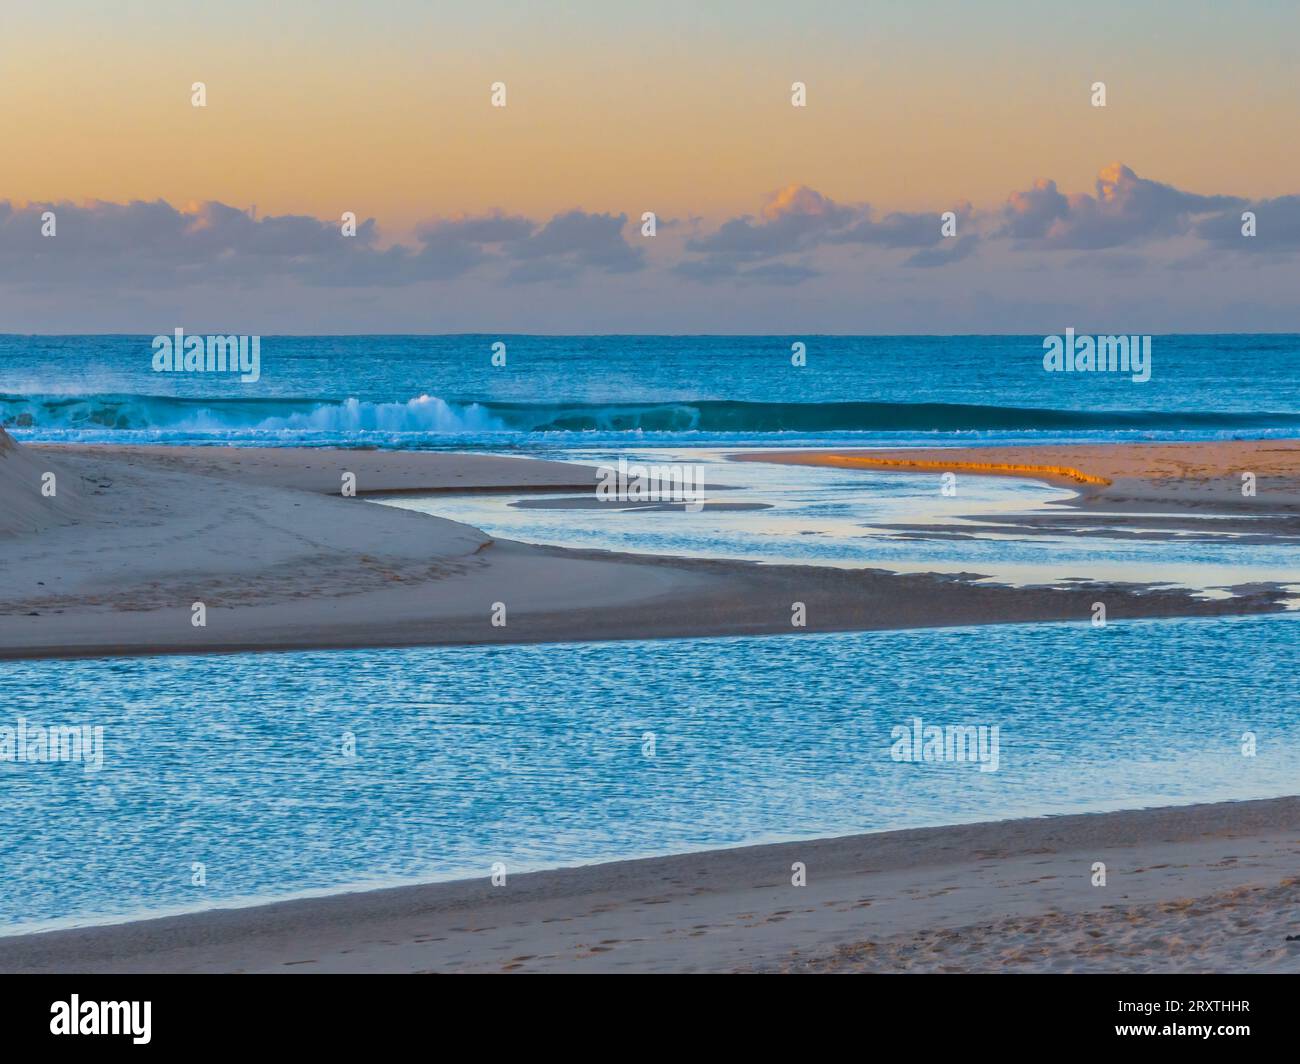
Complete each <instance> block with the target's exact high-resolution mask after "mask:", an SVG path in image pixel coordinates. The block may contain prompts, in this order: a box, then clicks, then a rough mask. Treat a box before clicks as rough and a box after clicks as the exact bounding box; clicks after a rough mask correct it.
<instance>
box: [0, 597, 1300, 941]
mask: <svg viewBox="0 0 1300 1064" xmlns="http://www.w3.org/2000/svg"><path fill="white" fill-rule="evenodd" d="M1297 624H1300V619H1295V618H1290V617H1285V616H1283V617H1255V618H1241V619H1234V620H1167V621H1157V622H1130V623H1116V624H1112V625H1110V626H1109V627H1107V628H1102V629H1096V628H1092V627H1091V626H1090V625H1088V624H1086V623H1081V624H1054V625H1008V626H995V627H982V628H964V629H946V630H945V629H940V630H932V631H907V632H868V633H854V634H842V635H804V636H790V637H764V638H736V639H714V640H677V641H671V642H633V643H605V644H561V645H550V646H520V647H461V648H432V649H420V650H382V651H343V652H332V653H292V654H265V655H238V656H231V657H221V658H210V657H178V658H162V659H137V660H108V659H105V660H95V661H83V662H63V661H44V662H14V663H6V665H5V666H4V671H3V674H0V694H2V695H3V704H4V705H5V707H6V712H7V714H8V717H7V719H6V720H5V721H3V722H0V723H6V724H9V725H10V726H12V725H13V724H14V723H15V722H16V718H18V717H20V716H22V717H25V718H27V720H28V721H29V722H31V723H33V724H44V725H51V724H80V723H88V724H92V725H102V726H103V728H104V733H105V745H106V758H105V764H104V767H103V769H102V770H101V771H99V772H97V773H86V772H85V771H84V769H83V768H82V767H81V766H79V765H76V764H52V765H51V764H37V765H31V764H2V763H0V787H3V793H4V795H5V802H4V815H5V820H6V825H5V830H4V832H2V833H0V920H2V921H3V926H4V927H5V928H6V929H8V930H10V931H12V930H16V929H18V928H20V927H23V926H27V927H31V926H35V925H46V924H48V923H51V922H67V921H72V922H76V921H78V920H82V921H87V920H92V919H102V918H112V917H122V916H127V915H131V914H136V915H138V914H140V913H142V912H144V911H148V912H150V913H152V914H157V913H159V912H162V911H166V910H169V909H187V908H188V909H194V908H207V907H211V906H217V905H221V904H228V903H231V902H234V901H240V900H250V899H255V898H258V899H265V898H270V897H280V896H286V895H290V894H294V893H301V892H319V891H329V890H331V889H337V888H341V887H345V886H356V885H375V884H378V883H381V882H397V881H403V880H430V879H438V878H449V877H462V876H486V875H488V873H489V869H490V866H491V864H492V863H493V862H494V861H503V862H505V864H506V866H507V868H508V869H511V870H515V871H518V870H522V869H525V868H529V867H540V866H551V865H560V864H572V863H581V862H589V861H598V860H609V859H615V858H622V857H629V856H635V855H647V854H658V853H670V852H680V851H686V850H691V849H701V848H710V847H717V846H730V845H736V844H741V843H750V842H757V841H763V840H771V839H777V838H798V837H813V836H825V835H833V834H840V833H849V832H860V831H878V830H885V829H891V828H904V827H915V826H920V825H933V824H945V823H954V822H958V821H975V820H987V819H996V818H1001V817H1009V816H1017V815H1041V814H1048V813H1064V812H1074V811H1080V810H1101V809H1110V808H1118V807H1134V806H1150V805H1162V804H1177V803H1187V802H1198V801H1214V800H1220V799H1227V798H1251V797H1266V796H1273V795H1278V794H1284V793H1292V792H1294V790H1295V782H1296V759H1295V751H1296V749H1297V740H1300V722H1298V721H1297V718H1296V714H1295V710H1294V691H1293V688H1294V679H1295V676H1296V674H1297V671H1298V670H1297V666H1298V665H1300V661H1297V658H1300V640H1298V639H1297V636H1298V635H1300V628H1298V627H1297ZM913 716H919V717H921V718H922V719H923V720H924V721H925V722H926V723H934V724H941V725H947V724H973V725H986V726H993V725H997V726H998V727H999V728H1000V767H999V770H998V771H997V772H980V771H978V769H977V767H976V766H975V765H971V764H906V763H900V762H896V761H894V760H892V759H891V757H890V746H891V734H890V731H891V728H892V727H893V726H894V725H896V724H906V723H907V722H908V721H909V720H910V719H911V718H912V717H913ZM1246 731H1251V732H1254V733H1255V734H1256V735H1257V736H1258V756H1257V757H1254V758H1247V757H1243V756H1242V754H1241V749H1240V741H1241V737H1242V734H1243V733H1244V732H1246ZM345 732H351V733H352V734H353V735H354V736H355V739H356V757H355V758H354V759H349V758H347V757H344V756H343V754H342V744H343V741H344V733H345ZM648 732H649V733H653V735H654V740H655V756H654V757H653V758H648V757H646V756H644V754H643V745H644V743H645V741H646V733H648ZM193 862H202V863H203V864H204V865H205V866H206V877H207V885H206V887H202V888H200V887H195V886H191V883H190V879H191V865H192V863H193Z"/></svg>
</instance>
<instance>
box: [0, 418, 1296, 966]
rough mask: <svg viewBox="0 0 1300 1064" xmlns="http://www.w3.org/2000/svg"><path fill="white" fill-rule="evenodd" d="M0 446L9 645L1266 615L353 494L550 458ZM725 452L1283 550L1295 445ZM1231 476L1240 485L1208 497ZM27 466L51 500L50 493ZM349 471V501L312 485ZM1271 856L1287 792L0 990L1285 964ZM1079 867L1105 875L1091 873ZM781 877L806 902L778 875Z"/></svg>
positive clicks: (679, 876) (481, 886)
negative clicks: (459, 513) (127, 976)
mask: <svg viewBox="0 0 1300 1064" xmlns="http://www.w3.org/2000/svg"><path fill="white" fill-rule="evenodd" d="M0 443H2V444H3V453H2V454H0V490H3V493H4V495H5V498H6V500H7V501H8V502H10V503H11V505H10V506H8V507H7V509H6V511H5V513H6V521H7V522H8V524H7V526H6V528H5V530H4V534H3V535H0V556H3V559H4V562H5V566H4V576H3V582H4V583H3V594H2V596H0V654H3V656H5V657H8V658H11V659H29V660H39V659H42V658H95V657H102V656H108V655H111V656H157V655H165V654H176V653H179V654H193V653H196V652H199V653H217V652H236V651H245V650H259V651H266V650H295V649H302V648H324V649H328V648H337V649H344V648H364V647H376V648H378V647H405V646H437V645H443V644H485V643H521V644H522V643H539V642H541V643H546V642H564V641H575V640H576V641H586V640H614V639H646V638H657V637H680V636H701V635H703V636H716V635H757V634H766V633H782V632H784V633H791V632H792V631H795V630H794V629H792V626H791V623H790V616H791V604H792V603H793V602H802V603H804V604H805V607H806V610H807V625H806V628H801V629H798V630H797V631H795V634H796V635H797V634H802V633H804V632H807V633H815V632H835V631H853V630H872V629H875V630H882V629H890V628H894V629H904V628H926V627H947V626H969V625H989V624H1000V623H1011V622H1017V621H1054V620H1056V621H1059V620H1074V621H1078V622H1079V623H1080V624H1081V625H1083V626H1087V625H1088V623H1089V619H1090V610H1091V609H1092V607H1093V604H1094V603H1095V602H1096V601H1097V600H1098V598H1099V597H1103V598H1104V599H1105V601H1106V603H1107V606H1108V608H1109V610H1110V612H1111V616H1112V617H1122V618H1140V617H1214V616H1228V615H1245V614H1250V613H1269V612H1277V611H1279V610H1281V609H1282V608H1283V605H1284V599H1285V589H1284V588H1282V587H1279V586H1271V585H1270V586H1256V587H1247V588H1239V589H1237V594H1235V595H1233V596H1232V597H1230V598H1217V599H1214V598H1204V597H1198V596H1195V595H1192V594H1190V593H1188V592H1187V591H1185V590H1181V589H1177V588H1168V587H1163V588H1157V587H1151V586H1142V585H1137V586H1134V585H1125V584H1113V585H1104V584H1098V583H1096V582H1085V583H1083V584H1082V585H1081V586H1064V587H1062V586H1029V587H1024V586H1020V587H1016V586H1006V585H1002V584H999V583H996V582H979V581H978V580H977V579H976V576H977V574H969V575H966V576H954V575H952V574H938V573H893V572H888V571H885V570H883V569H850V570H845V569H834V568H829V567H821V566H812V565H807V566H802V565H777V564H757V563H753V562H742V561H734V560H729V559H725V558H687V557H672V556H647V555H635V554H620V553H616V552H609V551H599V550H573V549H565V548H560V547H547V546H536V545H531V544H527V543H522V542H515V541H509V540H498V539H494V538H493V537H491V536H489V535H488V534H487V533H485V532H483V531H481V530H479V529H477V528H474V527H472V526H469V525H466V524H462V523H458V522H455V521H450V520H446V519H443V518H440V517H437V516H436V515H435V514H430V513H414V512H410V511H406V510H402V509H398V508H395V507H392V506H379V505H375V504H374V503H373V501H372V500H373V499H378V498H384V499H392V498H396V497H400V496H403V495H422V496H423V495H427V496H433V497H434V499H435V503H436V498H437V497H438V496H440V495H456V494H465V493H475V492H478V493H485V492H487V493H503V494H510V495H519V496H525V495H534V494H536V495H545V496H547V497H554V498H556V499H557V500H562V499H569V500H573V499H581V498H583V497H585V496H586V495H587V493H588V492H591V491H592V490H593V489H594V484H595V482H596V478H597V470H596V469H594V468H592V467H590V466H583V465H579V464H574V463H568V462H554V461H543V460H537V459H530V458H512V457H497V456H489V455H470V454H455V453H446V452H439V453H420V452H386V451H379V450H354V449H320V448H315V449H307V448H222V447H181V446H168V447H112V446H104V445H96V446H65V445H41V446H19V445H17V444H14V443H13V442H12V441H11V440H9V439H8V438H7V437H4V438H2V439H0ZM733 457H734V458H736V459H737V460H740V461H747V462H753V461H758V462H764V463H776V464H791V465H795V466H798V465H831V466H838V467H841V468H846V469H856V468H861V469H863V470H886V471H890V470H896V471H910V472H915V471H917V470H921V471H924V472H926V473H927V474H928V473H931V472H933V473H935V474H940V473H941V472H946V471H949V470H954V471H956V472H957V473H958V475H964V474H965V473H969V474H974V475H1012V476H1019V477H1029V478H1031V479H1034V478H1041V479H1043V480H1045V481H1056V482H1058V483H1062V484H1068V485H1069V486H1070V488H1071V491H1072V492H1074V493H1075V494H1073V495H1072V496H1071V497H1070V498H1069V499H1068V500H1066V501H1065V502H1064V503H1062V504H1061V505H1060V506H1059V507H1058V509H1059V513H1040V512H1036V513H1032V514H1026V515H1019V516H1011V517H1008V516H1006V515H1001V516H1000V517H999V518H998V520H1002V521H1012V522H1015V523H1016V525H1017V528H1019V529H1020V531H1021V532H1022V533H1023V534H1030V533H1032V532H1034V531H1035V530H1037V531H1045V530H1048V529H1050V530H1052V531H1054V532H1056V533H1058V534H1059V533H1060V532H1061V531H1062V525H1061V522H1062V521H1065V522H1066V523H1067V525H1070V527H1073V525H1077V524H1078V522H1079V514H1081V513H1090V512H1091V513H1096V514H1101V515H1104V516H1105V519H1106V520H1108V521H1110V520H1120V519H1123V518H1124V516H1125V515H1126V514H1127V515H1129V517H1130V519H1132V520H1139V519H1140V514H1143V513H1146V514H1153V513H1154V514H1158V515H1159V518H1160V522H1161V524H1162V526H1164V527H1165V528H1166V529H1168V528H1171V527H1172V528H1179V527H1189V528H1190V527H1197V526H1198V525H1199V524H1200V523H1202V522H1204V521H1207V520H1216V521H1221V522H1227V523H1228V526H1229V527H1230V528H1232V529H1234V530H1235V533H1234V534H1238V535H1245V534H1247V530H1248V531H1249V534H1250V535H1251V536H1253V537H1255V538H1257V539H1262V540H1274V539H1275V540H1277V541H1278V542H1288V541H1290V539H1291V537H1293V536H1294V534H1295V531H1296V521H1297V516H1296V514H1297V505H1296V495H1295V491H1296V487H1297V482H1298V481H1300V444H1297V443H1296V442H1295V441H1255V442H1236V441H1234V442H1231V443H1223V442H1207V443H1187V444H1179V445H1168V444H1166V445H1159V446H1153V447H1149V448H1144V447H1143V446H1141V445H1110V446H1099V445H1079V446H1071V447H1054V448H1053V447H1036V448H1029V447H1021V448H984V449H962V450H953V451H948V450H944V451H937V450H936V451H917V450H909V451H908V452H906V454H905V455H903V456H901V457H900V454H899V452H897V451H871V452H867V451H857V450H852V451H850V450H839V449H837V450H835V451H827V450H821V451H817V452H806V451H805V452H801V451H781V452H747V453H744V454H738V455H734V456H733ZM995 467H997V468H995ZM1246 468H1249V469H1250V470H1252V471H1254V472H1256V474H1257V477H1258V484H1259V490H1258V492H1257V493H1256V494H1255V495H1247V496H1243V495H1242V494H1241V493H1240V489H1239V487H1238V488H1237V489H1236V491H1235V492H1234V491H1233V490H1232V489H1233V488H1234V487H1235V486H1236V485H1238V484H1239V483H1240V477H1239V474H1240V472H1241V471H1242V470H1243V469H1246ZM50 472H53V473H54V474H55V475H56V477H57V481H58V483H59V485H60V490H59V493H58V495H57V496H56V497H55V498H54V499H45V498H43V497H42V496H41V495H40V492H39V485H40V484H41V482H42V477H43V476H44V475H45V474H46V473H50ZM348 474H350V475H351V476H352V477H354V478H355V486H356V497H350V496H345V495H342V494H340V485H341V484H342V483H344V478H345V476H346V475H348ZM575 493H577V494H576V495H575ZM1135 511H1136V512H1137V514H1138V515H1139V516H1134V512H1135ZM565 512H572V513H574V514H575V515H576V516H575V519H582V518H581V512H580V510H579V509H576V508H575V509H573V510H569V511H565ZM1072 513H1073V514H1074V516H1072V517H1071V516H1069V515H1070V514H1072ZM1071 523H1073V525H1072V524H1071ZM1161 534H1162V535H1168V534H1169V533H1168V532H1167V531H1166V532H1164V533H1161ZM195 602H203V603H205V606H206V614H207V615H206V621H207V623H206V626H204V627H196V626H194V625H193V624H191V616H192V606H193V604H194V603H195ZM497 603H502V604H505V605H506V607H507V609H508V618H509V619H508V623H506V624H504V625H500V626H497V625H494V624H493V623H492V615H493V611H494V609H495V608H496V604H497ZM936 708H938V707H936ZM949 708H950V707H949ZM1274 793H1276V792H1274ZM1298 848H1300V799H1296V798H1279V799H1274V800H1262V801H1234V802H1217V803H1209V804H1201V805H1194V806H1183V807H1177V808H1167V809H1139V810H1129V811H1111V812H1101V813H1094V814H1081V815H1064V816H1052V817H1040V818H1034V819H1018V820H1001V821H996V822H989V823H983V824H963V825H956V826H948V827H934V828H915V829H907V830H902V831H885V832H873V833H870V834H865V835H854V836H846V837H837V838H821V839H815V840H810V841H804V842H779V843H770V844H764V845H756V846H742V847H736V848H728V849H721V850H709V851H704V852H698V853H679V854H677V855H675V856H662V857H648V858H644V859H638V860H623V861H612V862H606V863H596V864H586V865H582V866H578V867H564V868H555V869H553V870H550V871H536V872H523V873H511V874H510V875H509V876H508V879H507V882H506V884H505V885H503V886H493V885H492V884H491V882H490V881H489V879H488V878H487V876H484V878H482V879H471V880H463V881H456V882H443V883H430V884H428V885H423V886H404V887H396V888H390V889H376V890H365V891H361V892H355V893H335V894H328V895H326V896H323V897H312V898H302V899H297V900H288V901H279V902H273V903H268V904H259V905H252V906H250V907H246V908H222V907H221V906H220V905H219V904H218V905H217V906H216V907H214V908H211V909H209V910H208V911H198V912H189V913H185V914H182V915H177V916H168V917H163V918H160V919H153V920H138V921H133V922H127V923H118V924H114V923H109V924H104V925H103V926H98V927H86V928H81V929H69V930H57V931H49V932H44V933H41V934H35V935H32V934H21V935H10V936H8V937H3V938H0V970H4V971H82V972H97V971H103V972H130V971H150V972H172V971H175V972H188V971H193V972H200V971H202V972H210V971H241V972H243V971H283V972H330V971H376V972H379V971H385V972H424V971H507V972H508V971H521V972H527V971H592V972H595V971H600V972H607V971H608V972H612V971H664V972H669V971H673V972H703V971H760V972H767V971H817V972H835V971H987V970H998V971H1025V972H1032V971H1144V970H1151V971H1229V970H1238V969H1242V968H1246V969H1249V970H1252V971H1297V970H1300V949H1297V946H1296V944H1295V943H1288V942H1287V941H1286V937H1287V935H1288V934H1295V933H1296V931H1297V929H1296V927H1295V926H1293V923H1294V921H1293V919H1292V917H1291V916H1290V915H1288V914H1289V913H1291V912H1292V911H1293V908H1294V903H1295V901H1296V898H1297V894H1298V893H1300V880H1298V879H1297V877H1296V876H1295V868H1296V867H1297V866H1296V856H1297V850H1298ZM1096 862H1102V863H1103V864H1104V865H1105V867H1106V876H1107V885H1106V886H1094V885H1092V882H1093V878H1094V876H1095V868H1094V865H1095V863H1096ZM796 863H797V864H798V865H799V866H802V869H803V873H802V874H804V875H805V876H806V885H802V886H794V885H792V882H791V876H792V874H794V873H793V872H792V868H794V866H796Z"/></svg>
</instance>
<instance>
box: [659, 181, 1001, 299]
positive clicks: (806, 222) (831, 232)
mask: <svg viewBox="0 0 1300 1064" xmlns="http://www.w3.org/2000/svg"><path fill="white" fill-rule="evenodd" d="M954 213H955V214H956V215H957V221H958V227H959V231H960V230H961V229H962V228H963V227H964V226H965V225H967V224H968V223H970V221H971V219H972V217H973V215H974V211H973V208H972V207H971V205H970V204H969V203H962V204H959V205H958V206H957V208H956V209H955V211H954ZM942 215H943V212H942V211H937V210H936V211H926V212H917V213H908V212H902V211H895V212H892V213H890V214H887V215H885V216H884V217H882V218H879V219H876V218H875V217H873V214H872V211H871V209H870V207H868V206H867V205H865V204H856V205H851V206H849V205H843V204H839V203H836V202H835V201H834V200H832V199H831V198H830V197H829V196H826V195H824V194H822V193H821V192H818V191H817V190H816V189H813V188H809V187H808V186H807V185H789V186H787V187H785V188H783V189H780V190H778V191H776V192H773V193H771V194H770V195H769V196H768V197H767V200H766V202H765V203H764V204H763V207H762V210H761V211H760V212H759V214H758V215H757V216H754V215H749V214H745V215H741V216H739V217H737V218H732V219H729V220H728V221H725V222H723V223H722V225H720V226H719V227H718V228H717V230H716V231H715V232H713V233H711V234H709V235H707V236H703V237H696V238H695V239H692V240H688V241H687V242H686V250H687V252H689V253H693V254H695V255H697V256H699V257H698V258H694V259H686V260H684V261H683V262H681V263H679V264H678V265H677V266H676V267H674V272H675V273H677V274H678V275H679V276H682V277H687V278H690V279H692V280H701V281H718V280H724V279H738V280H742V279H748V280H754V281H767V282H769V283H773V284H790V283H797V282H798V281H804V280H808V279H809V278H812V277H816V276H818V275H819V274H820V273H822V272H823V271H822V270H819V269H817V268H816V267H815V266H814V265H810V264H809V263H808V262H807V261H804V262H800V263H791V262H788V261H786V262H783V261H781V259H782V258H784V257H787V256H790V255H802V256H805V258H806V256H807V255H808V254H810V253H812V252H814V251H816V250H818V249H824V248H827V247H834V246H846V247H847V246H852V245H860V246H873V247H878V248H884V249H886V250H899V249H904V250H907V249H912V250H914V251H915V253H914V254H913V255H912V256H911V257H909V258H908V259H907V260H905V262H904V265H908V266H942V265H946V264H947V263H950V262H958V261H960V260H961V259H964V258H966V256H968V255H969V254H971V252H973V251H974V250H975V248H976V247H977V246H978V238H977V237H976V235H975V234H973V233H967V234H965V235H963V236H962V238H961V239H959V240H952V239H951V238H945V237H944V235H943V224H942V223H943V219H942Z"/></svg>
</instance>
